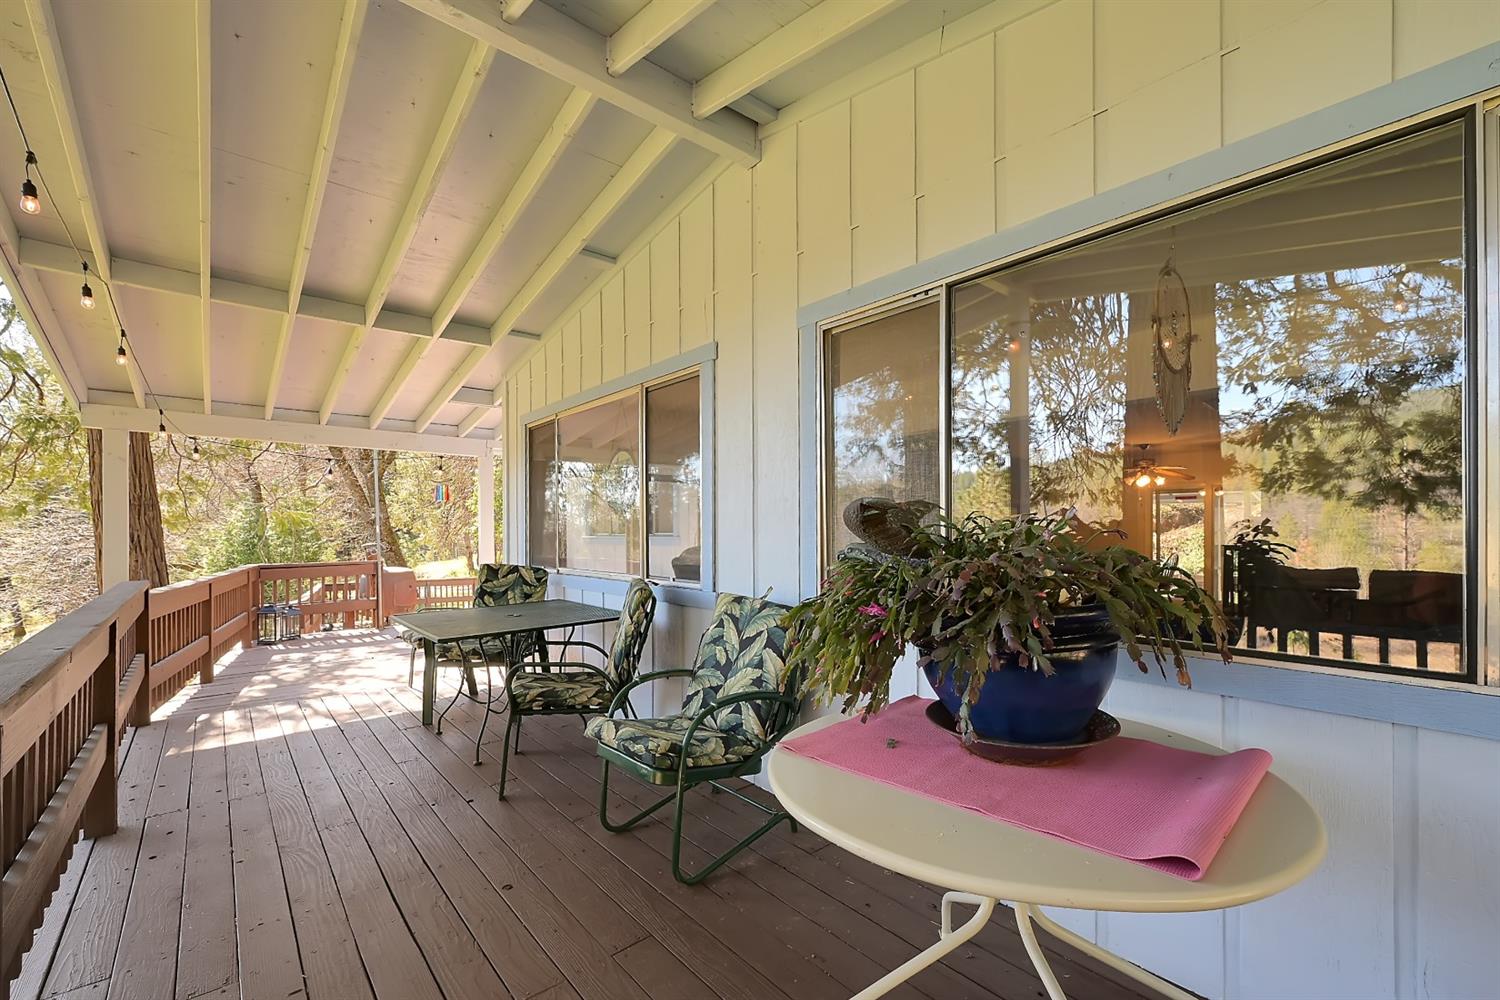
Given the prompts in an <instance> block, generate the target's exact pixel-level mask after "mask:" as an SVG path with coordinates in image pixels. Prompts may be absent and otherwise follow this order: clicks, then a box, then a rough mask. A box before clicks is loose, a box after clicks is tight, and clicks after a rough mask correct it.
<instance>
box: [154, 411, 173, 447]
mask: <svg viewBox="0 0 1500 1000" xmlns="http://www.w3.org/2000/svg"><path fill="white" fill-rule="evenodd" d="M156 433H158V434H165V435H166V436H167V440H168V441H170V440H172V432H171V431H169V430H167V414H166V412H165V411H164V410H162V408H161V407H159V406H158V407H157V408H156Z"/></svg>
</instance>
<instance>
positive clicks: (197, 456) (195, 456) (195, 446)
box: [193, 438, 203, 462]
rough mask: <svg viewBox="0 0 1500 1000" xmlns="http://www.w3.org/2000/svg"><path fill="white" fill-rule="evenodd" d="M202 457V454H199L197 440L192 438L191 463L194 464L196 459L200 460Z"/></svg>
mask: <svg viewBox="0 0 1500 1000" xmlns="http://www.w3.org/2000/svg"><path fill="white" fill-rule="evenodd" d="M202 457H203V452H201V451H199V450H198V439H197V438H193V461H195V462H196V461H197V460H198V459H200V458H202Z"/></svg>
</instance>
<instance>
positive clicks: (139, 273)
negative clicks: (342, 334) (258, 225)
mask: <svg viewBox="0 0 1500 1000" xmlns="http://www.w3.org/2000/svg"><path fill="white" fill-rule="evenodd" d="M19 244H20V245H19V247H18V249H17V256H18V261H19V263H21V264H23V265H25V266H26V267H29V268H31V269H32V270H35V271H53V272H56V273H58V274H77V273H78V258H77V257H75V256H73V251H72V249H70V248H69V247H65V246H63V245H62V244H59V243H47V242H45V241H43V240H32V239H24V238H23V239H21V240H20V241H19ZM83 256H84V259H85V260H87V261H88V262H89V267H91V268H95V270H97V268H96V267H95V263H94V260H95V258H94V255H93V254H91V253H88V252H87V251H85V252H84V255H83ZM111 270H112V271H113V273H114V284H115V285H128V286H130V287H131V288H140V289H143V290H145V291H148V292H160V293H162V294H165V295H179V296H184V297H186V298H194V299H195V298H197V297H198V287H199V282H200V281H201V279H202V275H200V274H198V273H195V272H193V271H179V270H177V269H176V268H172V267H162V266H160V265H159V264H146V263H143V262H142V261H138V260H130V259H128V258H123V257H116V258H114V260H113V263H112V267H111ZM209 289H210V298H211V300H212V301H213V302H215V303H218V304H220V305H227V306H235V307H237V308H241V309H254V310H257V311H259V312H271V313H276V314H277V315H278V316H280V315H281V314H282V313H284V312H286V306H287V292H286V289H283V288H267V287H265V286H264V285H251V284H247V283H246V282H243V281H234V280H232V279H230V278H213V279H211V281H210V282H209ZM364 316H365V307H364V305H363V304H362V303H359V302H343V301H340V300H338V299H325V298H322V297H320V296H316V295H303V296H302V300H301V301H300V302H299V303H298V304H297V317H298V318H299V319H313V320H320V321H323V322H328V323H344V324H348V325H350V326H360V325H363V324H364ZM370 329H372V330H383V331H386V332H388V333H400V334H405V335H407V336H409V337H422V338H427V337H431V336H432V320H431V318H430V317H427V316H420V315H418V314H416V313H407V312H400V311H398V310H395V309H382V310H380V312H379V314H378V315H376V317H375V322H374V323H373V324H370ZM442 336H443V339H444V340H456V341H458V342H460V343H465V344H488V343H489V342H490V328H489V327H487V326H475V325H473V324H471V323H449V324H448V325H447V326H446V327H445V328H444V329H443V334H442Z"/></svg>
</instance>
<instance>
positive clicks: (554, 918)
mask: <svg viewBox="0 0 1500 1000" xmlns="http://www.w3.org/2000/svg"><path fill="white" fill-rule="evenodd" d="M406 657H407V650H406V647H405V646H404V645H401V644H398V643H397V642H395V641H394V639H392V638H391V637H390V636H389V635H382V634H379V633H376V632H372V631H368V630H366V631H356V632H348V633H334V634H325V635H318V636H311V637H309V638H307V639H305V640H303V641H302V642H300V643H296V644H288V645H286V646H283V647H277V648H274V649H265V648H256V649H251V650H246V651H242V652H240V653H238V654H233V655H232V656H231V657H230V658H228V659H227V660H225V661H223V662H222V663H221V664H220V665H219V669H218V675H217V678H216V680H215V681H214V682H213V683H212V684H210V685H207V686H205V687H201V688H198V687H191V688H189V689H188V690H187V691H186V692H185V693H184V694H183V695H182V696H180V697H179V698H177V699H174V701H173V703H171V704H169V705H168V706H164V708H163V709H162V710H161V711H160V712H159V713H158V716H157V718H156V719H155V721H154V722H153V724H152V725H151V726H149V727H146V728H144V729H140V730H135V731H132V732H131V733H130V735H129V737H128V739H129V742H128V744H127V746H126V749H125V754H124V757H123V761H122V763H121V770H120V780H121V792H120V829H119V831H118V832H117V833H116V834H114V835H112V836H110V837H107V838H103V839H101V840H98V841H94V842H89V843H85V844H84V845H83V846H82V848H81V849H80V850H79V851H78V852H77V853H76V854H75V858H74V861H73V863H72V865H71V866H70V868H69V870H68V872H67V873H66V874H65V876H64V879H63V881H62V883H61V884H62V889H63V891H62V893H61V894H60V895H59V896H58V897H56V901H55V904H54V905H53V906H52V907H50V908H49V910H48V916H47V919H46V921H45V922H44V923H43V926H42V929H41V930H40V931H39V933H38V936H37V946H36V950H34V951H33V953H32V954H31V955H29V956H28V957H27V960H26V963H25V965H24V967H23V978H22V979H21V980H20V981H18V984H17V990H16V994H15V995H16V996H18V997H25V998H26V1000H32V998H36V997H40V998H46V1000H107V998H113V997H121V998H131V1000H133V998H148V997H149V998H151V1000H157V998H162V1000H209V998H219V1000H228V998H238V1000H252V998H253V1000H304V998H312V1000H346V998H347V1000H362V998H371V1000H377V998H378V1000H422V998H428V997H431V998H445V1000H459V998H464V1000H467V998H471V997H472V998H475V1000H479V998H486V1000H488V998H503V997H507V996H509V997H515V998H519V1000H631V998H634V1000H644V998H650V1000H700V998H713V997H719V998H728V1000H833V998H839V997H847V996H848V995H849V994H850V993H852V992H855V991H856V990H858V989H860V988H862V987H863V986H865V985H867V984H868V983H869V982H872V981H873V980H874V979H876V978H878V977H879V976H880V975H881V974H883V973H884V972H885V971H886V970H888V969H889V968H891V967H892V966H894V965H896V964H898V963H899V962H900V961H901V960H903V959H904V958H906V957H908V956H909V955H911V954H914V953H915V952H916V951H918V950H920V949H921V948H922V947H925V946H926V945H928V944H930V943H931V941H932V940H933V939H934V938H935V937H936V934H937V918H938V911H937V905H938V900H939V898H940V893H938V892H937V891H936V890H934V889H932V888H931V887H929V886H925V885H921V884H919V883H916V882H913V881H911V880H909V879H906V878H903V877H902V876H899V875H895V874H893V873H891V872H887V871H884V870H882V869H880V868H878V867H877V866H874V865H871V864H869V863H867V862H865V861H862V860H861V859H859V858H856V857H853V856H851V855H849V854H847V853H845V852H843V851H842V850H841V849H839V848H836V847H833V846H831V845H828V844H827V843H826V842H824V841H822V840H820V839H819V838H817V837H816V836H813V835H812V834H809V833H806V832H801V833H797V834H793V833H791V832H790V830H789V829H788V828H787V827H785V826H782V827H779V828H778V829H777V830H776V831H774V832H773V833H772V834H771V835H769V836H767V837H765V838H763V839H762V840H761V841H760V842H758V843H757V844H756V845H755V846H754V847H753V848H752V850H750V851H747V852H745V853H743V854H742V855H740V857H739V858H737V859H736V860H735V861H734V862H732V863H731V864H730V865H727V866H726V867H725V868H723V869H721V870H720V871H719V872H718V873H716V874H715V875H714V876H712V877H710V878H709V880H708V881H707V882H705V883H704V884H703V885H701V886H697V887H692V888H689V887H685V886H681V885H679V884H677V883H676V882H675V881H674V880H673V879H672V875H671V865H670V854H671V843H670V822H671V819H670V815H669V814H668V813H667V812H666V811H663V813H660V814H658V816H656V817H652V818H651V819H650V820H648V821H647V822H645V823H643V824H642V826H641V827H639V828H638V829H637V830H635V831H632V832H631V833H627V834H621V835H615V834H610V833H608V832H606V831H604V830H603V829H602V828H600V826H599V824H598V821H597V818H596V811H597V803H598V794H599V790H600V787H599V780H600V775H599V768H598V761H597V759H596V758H595V756H594V755H593V751H592V748H591V747H590V746H589V745H588V744H587V743H586V742H585V741H584V740H583V738H582V734H581V726H580V725H579V721H578V720H576V719H570V718H556V719H528V720H527V721H526V723H525V727H524V731H523V737H522V747H523V753H521V754H520V755H519V756H513V757H512V763H511V777H510V784H509V787H508V789H507V793H508V794H507V799H506V801H503V802H502V801H500V800H499V799H498V797H497V796H496V793H495V782H496V781H497V780H498V778H499V752H500V748H501V742H500V741H501V740H502V739H503V733H504V726H503V722H504V720H503V719H501V720H499V721H500V722H501V723H502V724H501V725H496V724H495V720H494V719H491V720H490V724H489V726H488V728H487V730H486V733H485V737H486V738H485V743H484V747H483V750H484V753H483V763H482V764H480V765H478V766H477V767H476V766H475V764H474V760H473V754H474V743H473V737H474V735H475V734H476V733H477V732H478V730H479V725H480V722H481V718H482V717H481V716H480V715H479V710H478V709H477V708H476V707H475V706H473V705H472V704H470V703H468V702H466V701H461V702H460V703H459V705H458V706H457V707H455V708H454V709H453V711H452V712H451V713H450V714H449V716H448V719H447V722H446V724H445V728H444V732H443V733H442V734H441V735H439V734H437V733H435V732H433V731H432V730H430V729H427V728H424V727H423V726H422V725H421V724H420V721H419V718H418V714H417V713H418V712H419V710H420V702H421V699H420V696H419V694H418V693H417V692H415V691H413V690H412V689H411V688H409V687H407V686H406V683H405V681H406ZM451 673H452V672H451V671H449V672H445V676H444V678H443V680H444V682H445V683H450V684H451V681H452V680H453V679H454V678H453V677H449V676H446V674H451ZM450 689H451V687H450ZM746 791H747V793H748V794H750V795H752V796H753V797H756V798H758V799H760V800H762V801H765V800H768V799H769V793H766V792H764V791H762V790H759V789H751V788H749V787H748V786H747V787H746ZM611 793H612V795H614V796H615V799H614V801H615V806H616V808H617V810H619V811H620V812H623V811H624V810H625V809H627V808H634V807H637V805H638V804H644V803H647V802H649V801H651V800H652V797H653V796H654V795H655V794H657V792H656V790H655V789H651V788H647V787H645V786H643V785H639V784H637V783H635V782H633V781H631V780H630V779H629V778H628V777H625V776H623V775H622V776H620V778H619V779H618V780H616V781H612V782H611ZM758 819H759V817H758V814H757V813H756V811H755V810H754V809H753V808H751V807H750V806H749V805H747V804H745V803H743V802H740V801H739V800H737V799H735V798H734V797H733V796H728V795H717V794H708V793H699V794H697V795H696V796H695V802H694V803H693V808H692V810H691V811H690V820H689V823H688V824H687V826H686V843H685V846H684V850H685V855H684V862H685V863H686V864H687V865H688V866H690V867H696V866H698V865H700V864H702V863H703V862H704V860H705V859H706V858H707V857H708V856H709V855H710V854H714V853H717V852H719V851H721V850H723V849H724V848H725V847H727V846H728V845H730V844H732V843H734V842H735V841H736V840H738V839H739V837H740V836H743V834H744V833H745V832H746V831H747V830H748V829H749V828H750V827H751V826H752V825H753V824H756V823H757V822H758ZM1051 950H1052V952H1053V954H1054V967H1055V968H1056V970H1057V972H1058V974H1059V976H1060V978H1062V980H1063V983H1064V986H1065V988H1066V989H1067V991H1068V995H1069V997H1071V998H1073V1000H1106V998H1109V1000H1113V998H1117V997H1140V996H1141V994H1140V992H1139V990H1138V989H1137V988H1135V987H1133V986H1130V985H1129V984H1128V983H1127V982H1125V981H1122V980H1121V978H1120V977H1119V976H1118V974H1116V973H1114V972H1113V971H1111V970H1106V969H1103V968H1102V967H1100V966H1098V965H1097V963H1093V962H1091V961H1089V960H1087V959H1084V958H1082V957H1081V956H1078V955H1077V953H1075V952H1072V951H1071V950H1069V949H1067V948H1065V947H1061V946H1055V947H1053V948H1052V949H1051ZM891 995H892V996H893V997H903V998H906V1000H939V998H942V1000H949V998H953V1000H960V998H972V1000H987V998H997V997H999V998H1003V1000H1036V998H1041V997H1042V996H1043V993H1042V990H1041V986H1040V984H1039V983H1038V982H1037V980H1036V977H1035V974H1034V972H1033V971H1032V970H1031V968H1030V963H1029V962H1028V961H1027V959H1026V957H1025V953H1024V949H1023V947H1022V945H1021V942H1020V940H1019V938H1018V937H1017V935H1016V933H1015V929H1014V925H1013V923H1011V922H1010V920H1009V918H1008V916H1007V917H1002V918H997V919H996V920H995V921H994V922H993V923H992V924H991V926H990V927H988V928H986V930H985V931H984V932H983V933H982V934H981V935H979V937H977V938H976V939H975V940H974V941H973V942H971V943H970V944H968V945H966V946H965V947H964V948H962V949H960V950H959V951H958V952H956V953H955V954H954V955H953V956H950V957H949V959H948V960H947V961H945V962H944V963H942V964H941V965H939V966H936V967H934V968H932V969H929V970H927V971H925V972H923V973H922V974H921V975H919V976H917V977H916V978H915V979H913V980H912V981H911V982H910V983H909V984H906V985H905V986H904V987H903V988H902V989H901V990H899V991H897V992H894V993H892V994H891Z"/></svg>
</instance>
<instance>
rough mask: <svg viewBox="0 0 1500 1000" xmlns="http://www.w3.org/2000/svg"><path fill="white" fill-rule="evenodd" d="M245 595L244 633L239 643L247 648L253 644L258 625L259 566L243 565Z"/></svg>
mask: <svg viewBox="0 0 1500 1000" xmlns="http://www.w3.org/2000/svg"><path fill="white" fill-rule="evenodd" d="M245 596H246V598H247V602H246V605H245V619H246V620H245V634H244V636H243V637H242V638H241V639H240V644H241V648H243V649H249V648H250V647H251V646H254V645H255V636H256V628H257V627H258V623H257V620H256V612H257V611H258V610H259V609H260V603H261V601H260V567H259V566H246V567H245Z"/></svg>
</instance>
